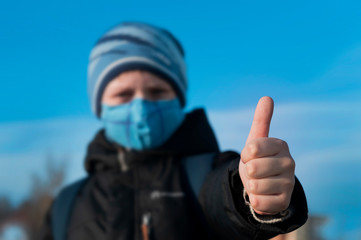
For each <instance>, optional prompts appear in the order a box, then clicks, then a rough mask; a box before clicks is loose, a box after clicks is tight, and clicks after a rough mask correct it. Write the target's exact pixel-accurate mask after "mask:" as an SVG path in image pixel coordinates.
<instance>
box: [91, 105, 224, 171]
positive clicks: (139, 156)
mask: <svg viewBox="0 0 361 240" xmlns="http://www.w3.org/2000/svg"><path fill="white" fill-rule="evenodd" d="M207 152H219V147H218V143H217V140H216V137H215V135H214V132H213V130H212V128H211V126H210V124H209V122H208V119H207V117H206V114H205V111H204V110H203V109H196V110H194V111H192V112H190V113H188V114H187V115H186V118H185V120H184V121H183V123H182V125H181V126H180V127H179V129H178V130H177V131H176V132H175V133H174V134H173V135H172V136H171V137H170V139H169V140H168V141H167V142H165V143H164V144H163V145H162V146H160V147H158V148H156V149H152V150H144V151H135V150H126V149H124V148H123V147H121V146H119V145H117V144H115V143H111V142H110V141H108V140H107V139H106V137H105V134H104V129H101V130H100V131H99V132H98V133H97V134H96V135H95V137H94V139H93V140H92V141H91V142H90V143H89V145H88V151H87V155H86V159H85V169H86V171H87V172H88V174H93V173H95V172H103V171H108V170H115V171H120V169H121V167H122V166H121V163H120V161H119V160H118V159H119V157H118V156H119V154H123V156H124V161H125V162H126V163H127V164H128V165H130V166H131V165H132V164H134V163H142V162H144V161H149V160H151V159H153V158H155V159H159V158H160V157H170V156H178V157H185V156H190V155H196V154H201V153H207Z"/></svg>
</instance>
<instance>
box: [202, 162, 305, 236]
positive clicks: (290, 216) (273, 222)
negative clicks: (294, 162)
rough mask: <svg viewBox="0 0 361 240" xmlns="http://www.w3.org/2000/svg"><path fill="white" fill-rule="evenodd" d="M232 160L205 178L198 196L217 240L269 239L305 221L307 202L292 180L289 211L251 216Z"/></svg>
mask: <svg viewBox="0 0 361 240" xmlns="http://www.w3.org/2000/svg"><path fill="white" fill-rule="evenodd" d="M238 161H239V159H235V160H232V161H227V162H225V163H222V164H220V166H218V167H216V168H215V169H214V170H213V171H212V172H210V173H209V174H208V176H207V177H206V180H205V182H204V184H203V186H202V190H201V192H200V195H199V201H200V203H201V206H202V208H203V212H204V214H205V216H206V219H207V222H208V224H210V227H211V228H212V229H213V230H214V231H215V234H216V235H217V237H218V238H221V239H269V238H271V237H274V236H276V235H278V234H283V233H288V232H291V231H293V230H295V229H297V228H298V227H300V226H302V225H303V224H304V223H305V222H306V220H307V213H308V210H307V202H306V197H305V194H304V191H303V189H302V186H301V184H300V182H299V181H298V180H297V178H296V182H295V187H294V190H293V193H292V197H291V203H290V206H289V208H288V209H287V210H286V211H285V213H284V214H278V216H262V215H257V214H256V215H255V213H254V212H252V211H251V210H250V206H249V204H248V203H247V199H245V198H244V193H243V186H242V181H241V179H240V176H239V173H238Z"/></svg>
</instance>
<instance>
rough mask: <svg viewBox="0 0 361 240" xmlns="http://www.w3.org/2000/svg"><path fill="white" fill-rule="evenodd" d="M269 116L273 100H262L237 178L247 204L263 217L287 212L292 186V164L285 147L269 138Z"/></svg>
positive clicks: (257, 109) (243, 153)
mask: <svg viewBox="0 0 361 240" xmlns="http://www.w3.org/2000/svg"><path fill="white" fill-rule="evenodd" d="M272 114H273V100H272V98H270V97H263V98H261V99H260V100H259V102H258V105H257V108H256V111H255V114H254V118H253V123H252V127H251V130H250V133H249V136H248V138H247V141H246V145H245V147H244V148H243V150H242V153H241V161H240V162H239V175H240V176H241V180H242V183H243V186H244V188H245V190H246V193H247V195H248V197H249V201H250V204H251V206H252V208H253V210H254V211H255V212H256V213H258V214H262V215H273V214H277V213H279V212H281V211H283V210H286V209H287V208H288V206H289V204H290V201H291V195H292V191H293V187H294V185H295V175H294V169H295V162H294V160H293V159H292V157H291V154H290V152H289V149H288V145H287V143H286V142H285V141H282V140H280V139H276V138H269V137H268V132H269V128H270V123H271V118H272Z"/></svg>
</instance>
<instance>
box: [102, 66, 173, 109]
mask: <svg viewBox="0 0 361 240" xmlns="http://www.w3.org/2000/svg"><path fill="white" fill-rule="evenodd" d="M175 97H176V93H175V91H174V90H173V88H172V86H171V85H170V84H169V83H168V82H167V81H165V80H163V79H162V78H160V77H158V76H156V75H154V74H152V73H150V72H146V71H138V70H137V71H128V72H123V73H121V74H120V75H118V76H117V77H115V78H114V79H113V80H111V81H110V82H109V83H108V85H107V86H106V88H105V90H104V93H103V96H102V103H104V104H107V105H109V106H115V105H119V104H124V103H128V102H130V101H132V100H133V99H135V98H142V99H146V100H151V101H157V100H169V99H173V98H175Z"/></svg>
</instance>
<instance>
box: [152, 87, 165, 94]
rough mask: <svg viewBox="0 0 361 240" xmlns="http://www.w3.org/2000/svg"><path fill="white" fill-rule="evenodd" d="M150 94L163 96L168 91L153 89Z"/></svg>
mask: <svg viewBox="0 0 361 240" xmlns="http://www.w3.org/2000/svg"><path fill="white" fill-rule="evenodd" d="M150 92H151V94H152V95H161V94H165V93H167V92H168V91H167V89H164V88H153V89H151V91H150Z"/></svg>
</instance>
